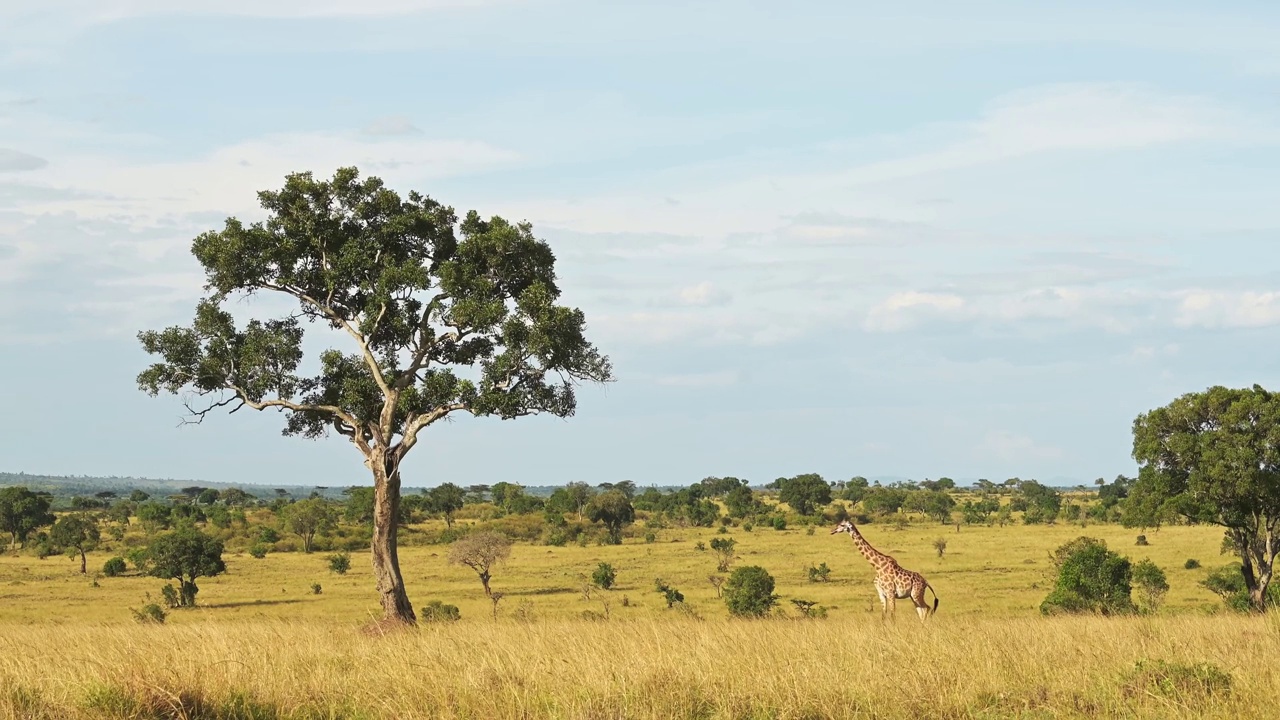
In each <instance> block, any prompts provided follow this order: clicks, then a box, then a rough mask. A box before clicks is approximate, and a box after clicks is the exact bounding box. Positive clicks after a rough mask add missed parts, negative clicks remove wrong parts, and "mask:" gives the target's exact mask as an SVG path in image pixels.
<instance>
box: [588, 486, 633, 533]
mask: <svg viewBox="0 0 1280 720" xmlns="http://www.w3.org/2000/svg"><path fill="white" fill-rule="evenodd" d="M587 518H588V519H590V520H591V522H602V523H604V525H605V527H607V528H608V529H609V542H610V543H612V544H614V545H621V544H622V527H623V526H624V525H627V524H629V523H631V522H634V521H635V519H636V510H635V507H633V506H632V505H631V498H629V497H627V494H626V493H625V492H623V491H622V490H618V489H613V490H608V491H606V492H603V493H600V494H599V495H597V496H595V498H593V499H592V500H591V503H590V505H589V506H588V507H587Z"/></svg>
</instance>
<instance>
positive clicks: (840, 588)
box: [0, 521, 1280, 718]
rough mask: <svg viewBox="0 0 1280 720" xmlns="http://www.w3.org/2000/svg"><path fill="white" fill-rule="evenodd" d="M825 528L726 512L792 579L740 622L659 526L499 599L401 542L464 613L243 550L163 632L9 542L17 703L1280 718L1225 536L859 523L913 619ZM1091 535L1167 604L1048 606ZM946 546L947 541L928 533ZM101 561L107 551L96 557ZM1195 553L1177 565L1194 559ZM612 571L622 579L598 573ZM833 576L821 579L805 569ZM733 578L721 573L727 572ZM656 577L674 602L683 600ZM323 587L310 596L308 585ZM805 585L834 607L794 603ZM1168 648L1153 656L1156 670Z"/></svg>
mask: <svg viewBox="0 0 1280 720" xmlns="http://www.w3.org/2000/svg"><path fill="white" fill-rule="evenodd" d="M827 530H828V528H827V527H824V526H821V525H820V526H817V527H816V528H814V533H813V534H809V533H808V529H807V528H804V527H799V528H788V529H786V530H782V531H777V530H773V529H772V528H767V527H757V528H754V529H753V530H752V531H751V532H747V531H745V530H744V529H743V528H742V527H734V528H731V529H730V531H729V533H728V536H729V537H733V538H734V539H735V540H737V547H736V551H737V552H736V555H737V559H736V560H734V566H741V565H760V566H762V567H764V568H765V569H767V570H768V571H769V572H770V573H771V574H772V575H773V577H774V578H775V579H776V581H777V586H776V590H775V592H776V593H777V594H778V595H779V596H781V601H780V607H781V608H782V610H781V612H779V613H776V614H775V615H774V616H773V617H769V618H767V619H763V620H743V619H732V618H730V617H729V615H728V613H727V611H726V609H725V605H724V603H723V601H722V600H720V599H718V598H717V590H716V588H715V587H713V586H712V585H711V583H710V582H709V581H708V577H709V576H710V575H713V574H716V558H715V554H714V553H713V552H712V551H711V550H710V548H708V549H706V550H698V549H697V546H698V543H699V542H701V543H704V544H705V545H709V544H710V541H711V539H713V538H716V537H725V535H721V534H718V533H717V532H716V531H715V530H713V529H711V528H679V529H663V530H658V531H657V532H656V533H655V537H654V541H653V542H646V541H645V540H644V539H643V538H640V537H628V538H627V539H626V541H625V542H624V543H623V544H622V545H617V546H614V545H595V544H591V545H588V546H586V547H580V546H577V545H572V544H570V545H566V546H564V547H551V546H544V545H532V544H528V543H516V544H515V546H514V548H513V550H512V554H511V557H510V558H509V559H508V560H507V561H506V562H504V563H502V564H500V565H498V566H496V568H495V569H494V573H493V580H492V586H493V589H494V591H495V592H501V593H502V594H503V597H502V599H501V601H500V602H499V603H498V605H497V613H496V617H495V614H494V606H493V604H492V603H491V602H490V601H489V600H488V599H487V598H486V596H485V595H484V592H483V590H482V588H481V585H480V582H479V581H478V579H477V577H476V574H475V573H474V572H472V571H471V570H469V569H467V568H465V567H459V566H455V565H449V564H448V563H447V562H446V560H445V554H446V549H447V546H443V545H424V546H412V547H406V548H403V549H402V551H401V565H402V567H403V570H404V573H405V577H406V581H407V583H408V587H409V591H410V594H411V597H412V599H413V600H414V602H415V604H416V605H417V606H418V607H419V608H421V607H422V606H423V605H424V604H425V603H426V602H428V601H430V600H442V601H444V602H447V603H450V604H453V605H457V606H458V607H459V608H460V610H461V615H462V619H461V620H460V621H458V622H450V623H421V624H420V625H419V627H417V628H415V629H407V630H391V631H388V632H385V633H381V632H378V631H376V630H374V629H372V627H371V625H370V621H371V620H373V619H374V618H376V617H378V616H379V614H380V613H379V607H378V604H377V602H376V598H375V596H374V595H375V594H374V592H373V579H372V576H371V571H370V568H369V563H368V560H367V557H366V555H365V554H363V553H353V554H352V564H351V569H350V570H349V571H348V572H347V573H346V574H345V575H336V574H333V573H331V572H330V571H329V569H328V565H327V562H326V556H327V555H328V553H324V552H317V553H313V554H305V553H300V552H294V553H271V554H268V555H267V556H266V557H265V558H261V559H258V558H253V557H251V556H250V555H249V554H247V553H244V552H238V553H237V552H236V551H232V550H229V551H228V552H227V553H226V556H225V557H226V563H227V572H226V573H225V574H224V575H219V576H217V577H213V578H202V579H201V580H200V594H199V599H198V606H197V607H196V608H194V609H184V610H175V611H171V612H170V613H169V616H168V620H167V622H166V623H165V624H163V625H148V624H138V623H136V622H135V621H134V619H133V616H132V614H131V612H130V608H133V607H138V606H140V605H142V604H143V602H144V596H145V595H146V594H148V593H150V594H151V595H153V596H154V595H156V594H157V590H158V587H159V585H161V584H162V582H161V581H159V580H157V579H156V578H153V577H143V576H138V575H136V574H126V575H124V576H120V577H97V578H96V579H95V578H94V576H93V575H92V574H91V575H90V576H89V577H85V576H81V575H79V573H78V569H79V568H78V566H79V563H78V560H77V561H71V560H68V559H67V558H66V557H63V556H51V557H47V558H45V559H43V560H41V559H37V558H35V557H32V556H30V555H20V556H16V557H15V556H5V557H3V558H0V598H2V602H0V687H3V688H4V690H3V692H0V717H22V718H27V717H30V718H39V717H50V718H53V717H58V718H62V717H68V718H96V717H110V718H161V717H164V718H167V717H185V718H340V717H341V718H418V717H423V718H429V717H442V718H526V717H557V718H631V717H635V718H686V717H693V718H826V717H832V718H843V717H877V718H899V717H903V718H905V717H975V718H977V717H989V718H995V717H1186V716H1195V717H1266V716H1274V715H1275V714H1276V713H1277V712H1280V695H1277V693H1276V691H1275V690H1276V688H1277V687H1280V671H1278V670H1277V666H1276V664H1275V662H1274V658H1276V657H1277V655H1278V653H1280V622H1277V621H1276V619H1275V618H1274V614H1271V615H1268V616H1257V615H1241V614H1237V613H1231V612H1226V611H1224V610H1223V607H1222V601H1221V600H1220V599H1219V598H1218V597H1217V596H1215V595H1213V594H1212V593H1210V592H1209V591H1207V590H1205V589H1204V588H1202V587H1200V586H1199V585H1198V584H1197V583H1198V582H1199V581H1200V580H1202V579H1203V578H1204V577H1205V576H1206V575H1207V574H1208V573H1209V572H1210V570H1212V569H1214V568H1217V567H1219V566H1221V565H1224V564H1227V562H1229V561H1230V560H1231V558H1230V557H1229V556H1221V555H1219V545H1220V542H1221V537H1222V536H1221V531H1220V530H1218V529H1216V528H1213V527H1209V526H1166V527H1164V528H1162V529H1161V530H1159V531H1150V530H1149V531H1147V532H1146V535H1147V537H1148V539H1149V540H1150V545H1149V546H1136V545H1135V543H1134V538H1135V536H1136V534H1137V531H1135V530H1131V529H1126V528H1123V527H1121V526H1118V525H1090V526H1088V527H1086V528H1081V527H1079V526H1078V525H1068V524H1063V523H1059V524H1055V525H1017V524H1015V525H1009V526H1006V527H988V526H983V525H966V526H963V527H962V528H961V530H960V531H959V532H957V531H956V528H955V526H943V525H939V524H936V523H932V522H924V521H918V522H914V523H911V524H909V525H907V526H906V527H905V528H903V529H896V528H894V527H893V526H891V525H889V524H884V523H873V524H869V525H866V526H864V527H863V531H864V533H865V534H866V536H867V538H868V539H869V540H870V541H871V542H872V543H873V544H874V545H876V547H878V548H879V549H880V550H882V551H885V552H888V553H891V554H893V555H894V556H895V557H897V558H898V560H899V561H900V562H901V563H902V564H903V565H904V566H906V567H908V568H911V569H915V570H919V571H920V572H922V573H924V574H925V575H926V576H927V577H928V578H929V580H930V582H931V583H932V584H933V585H934V587H935V588H936V589H937V592H938V595H939V596H940V598H941V604H940V607H939V613H938V615H937V616H935V617H934V618H932V619H931V620H930V621H929V623H928V624H927V625H922V624H921V623H920V621H919V620H918V619H917V618H916V617H915V614H914V612H912V610H911V607H910V604H909V602H906V601H899V604H898V617H897V619H896V621H891V622H888V623H884V622H882V621H881V620H880V618H879V610H878V607H877V606H878V603H876V602H875V593H874V590H873V588H872V587H871V578H872V573H871V570H870V568H869V566H868V565H867V563H866V561H865V560H864V559H863V558H862V557H861V556H860V555H858V554H857V553H856V551H855V550H854V548H853V546H852V543H851V542H850V540H849V538H848V537H847V536H845V535H836V536H832V535H829V534H827ZM1080 535H1089V536H1092V537H1097V538H1100V539H1103V540H1105V541H1106V542H1107V543H1108V545H1109V546H1110V547H1111V548H1112V549H1114V550H1117V551H1119V552H1120V553H1122V554H1124V555H1126V556H1128V557H1129V558H1130V559H1131V560H1133V561H1134V562H1137V561H1138V560H1141V559H1144V558H1149V559H1151V560H1152V561H1154V562H1155V563H1156V564H1158V565H1159V566H1160V567H1161V568H1163V569H1164V571H1165V573H1166V574H1167V576H1168V580H1169V585H1170V589H1169V592H1168V595H1167V597H1166V599H1165V602H1164V604H1163V606H1162V607H1161V609H1160V610H1159V612H1157V613H1155V614H1153V615H1143V616H1130V617H1123V618H1103V617H1096V616H1082V617H1080V616H1078V617H1042V616H1041V615H1040V614H1039V611H1038V606H1039V604H1040V602H1041V601H1042V600H1043V599H1044V597H1045V595H1046V593H1047V592H1048V588H1049V587H1050V585H1051V584H1052V577H1053V575H1052V564H1051V562H1050V558H1049V554H1050V553H1051V552H1052V551H1053V549H1054V548H1056V547H1057V546H1059V545H1061V544H1062V543H1064V542H1066V541H1068V540H1071V539H1073V538H1075V537H1078V536H1080ZM938 538H943V539H945V540H946V541H947V546H946V551H945V554H944V555H943V556H942V557H939V556H938V553H937V551H936V550H935V549H934V543H935V541H936V540H937V539H938ZM107 557H108V555H107V554H104V553H95V554H93V555H91V556H90V559H89V565H90V568H100V567H101V566H102V563H103V561H104V560H105V559H106V558H107ZM1191 558H1194V559H1198V560H1199V561H1200V563H1201V565H1202V567H1200V568H1196V569H1185V568H1184V564H1185V562H1186V560H1188V559H1191ZM600 562H608V563H610V564H611V565H612V566H613V567H614V568H615V569H616V570H617V580H616V584H615V586H614V587H613V588H612V589H610V590H608V591H604V590H601V589H599V588H595V589H593V590H592V591H591V592H590V595H589V597H587V595H586V594H584V592H583V586H584V584H587V582H588V580H587V578H588V577H589V576H590V574H591V572H592V570H593V569H594V568H595V567H596V565H597V564H598V563H600ZM824 562H825V563H826V564H827V566H828V567H829V568H830V569H831V575H830V580H829V581H828V582H811V581H810V580H809V578H808V573H807V569H808V568H809V567H810V566H813V565H817V564H819V563H824ZM721 574H723V573H721ZM659 577H660V578H662V579H663V580H664V581H666V583H668V584H669V585H670V586H672V587H674V588H677V589H678V590H679V591H680V592H681V593H683V595H684V598H685V608H686V610H681V609H680V608H679V607H677V608H674V609H673V608H668V607H667V603H666V602H665V600H664V598H663V596H662V595H661V594H660V593H658V592H656V591H655V589H654V580H655V578H659ZM316 583H318V584H320V585H321V592H320V593H319V594H316V593H315V592H314V589H313V587H312V586H313V584H316ZM792 599H804V600H811V601H815V602H817V603H819V604H820V605H821V606H822V607H824V608H826V609H827V611H828V615H827V617H825V618H818V619H803V618H801V617H800V614H799V613H798V611H797V610H796V608H795V607H794V606H793V605H792V603H790V602H789V600H792ZM1162 662H1163V663H1170V664H1171V665H1161V664H1159V663H1162Z"/></svg>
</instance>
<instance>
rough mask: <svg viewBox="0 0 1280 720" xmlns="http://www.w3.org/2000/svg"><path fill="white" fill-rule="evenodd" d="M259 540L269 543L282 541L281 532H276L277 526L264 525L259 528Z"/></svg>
mask: <svg viewBox="0 0 1280 720" xmlns="http://www.w3.org/2000/svg"><path fill="white" fill-rule="evenodd" d="M258 542H260V543H266V544H268V545H271V544H274V543H278V542H280V533H278V532H276V529H275V528H272V527H267V526H266V525H263V526H262V527H260V528H258Z"/></svg>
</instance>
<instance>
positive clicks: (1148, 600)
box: [1133, 560, 1169, 612]
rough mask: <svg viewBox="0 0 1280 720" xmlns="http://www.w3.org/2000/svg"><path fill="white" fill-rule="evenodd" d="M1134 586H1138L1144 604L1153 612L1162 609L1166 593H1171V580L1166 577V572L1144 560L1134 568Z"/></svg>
mask: <svg viewBox="0 0 1280 720" xmlns="http://www.w3.org/2000/svg"><path fill="white" fill-rule="evenodd" d="M1133 584H1134V585H1137V586H1138V592H1140V593H1141V594H1142V599H1143V604H1144V605H1146V607H1147V609H1148V610H1151V611H1152V612H1154V611H1156V610H1159V609H1160V603H1162V602H1164V596H1165V593H1167V592H1169V580H1168V579H1167V578H1166V577H1165V576H1164V571H1163V570H1161V569H1160V567H1159V566H1158V565H1156V564H1155V563H1153V562H1151V561H1150V560H1143V561H1141V562H1139V563H1138V564H1137V565H1134V566H1133Z"/></svg>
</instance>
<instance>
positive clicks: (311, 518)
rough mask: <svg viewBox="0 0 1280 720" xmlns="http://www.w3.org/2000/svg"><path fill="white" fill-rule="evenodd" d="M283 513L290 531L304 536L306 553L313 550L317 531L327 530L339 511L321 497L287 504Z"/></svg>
mask: <svg viewBox="0 0 1280 720" xmlns="http://www.w3.org/2000/svg"><path fill="white" fill-rule="evenodd" d="M282 514H283V516H284V524H285V527H287V528H288V529H289V532H292V533H294V534H296V535H297V536H298V537H300V538H302V551H303V552H305V553H309V552H311V548H312V546H313V544H314V543H315V539H316V533H319V532H327V531H328V530H329V529H330V528H332V527H333V524H334V522H336V521H337V519H338V513H337V511H336V510H335V509H334V508H333V507H332V506H331V505H329V503H328V502H326V501H324V500H321V499H320V498H311V499H309V500H299V501H298V502H296V503H293V504H290V505H287V506H285V509H284V512H283V513H282Z"/></svg>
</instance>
